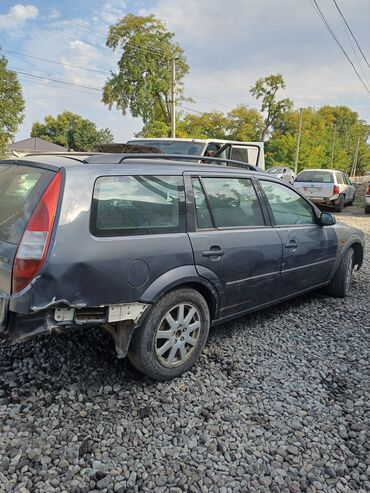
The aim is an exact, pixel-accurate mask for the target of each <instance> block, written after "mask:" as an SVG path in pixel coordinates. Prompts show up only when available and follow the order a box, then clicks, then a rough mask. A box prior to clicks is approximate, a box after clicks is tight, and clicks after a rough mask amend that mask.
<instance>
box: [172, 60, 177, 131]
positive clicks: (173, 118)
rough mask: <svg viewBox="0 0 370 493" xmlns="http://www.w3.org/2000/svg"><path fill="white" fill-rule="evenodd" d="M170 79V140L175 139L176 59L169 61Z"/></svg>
mask: <svg viewBox="0 0 370 493" xmlns="http://www.w3.org/2000/svg"><path fill="white" fill-rule="evenodd" d="M171 65H172V77H171V138H172V139H174V138H175V137H176V58H175V57H173V58H172V61H171Z"/></svg>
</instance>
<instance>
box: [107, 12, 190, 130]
mask: <svg viewBox="0 0 370 493" xmlns="http://www.w3.org/2000/svg"><path fill="white" fill-rule="evenodd" d="M106 44H107V46H108V47H109V48H112V49H113V50H114V51H117V50H118V51H119V52H120V59H119V61H118V71H117V72H116V73H113V72H112V74H111V77H110V78H109V79H108V81H107V83H106V84H105V86H104V89H103V98H102V100H103V102H104V103H105V104H106V105H108V107H109V108H112V107H113V106H115V107H116V108H117V109H119V110H121V111H122V113H123V114H124V115H126V114H127V112H128V111H129V112H130V113H131V115H132V116H134V117H140V118H141V119H142V120H143V122H144V125H146V129H145V127H144V133H145V134H146V135H147V134H148V128H151V125H152V126H153V125H154V128H156V129H157V130H158V126H159V125H158V124H156V123H154V124H153V122H162V123H164V124H166V125H167V126H169V124H170V121H171V114H170V112H171V107H170V99H171V96H170V90H171V60H172V59H173V58H175V59H176V88H177V96H176V99H177V101H178V102H180V101H181V100H183V92H184V91H183V89H184V86H183V79H184V76H185V75H186V74H187V73H188V72H189V66H188V64H187V61H186V57H185V55H184V50H183V49H182V48H181V47H180V46H179V45H178V44H177V43H175V42H174V33H171V32H168V31H167V29H166V27H165V25H164V24H163V23H162V22H161V21H160V20H158V19H156V17H155V16H154V15H149V16H136V15H133V14H128V15H126V16H125V17H123V18H122V19H121V20H120V21H119V22H117V24H115V25H114V26H111V27H110V29H109V34H108V39H107V43H106ZM147 124H149V126H147ZM162 128H163V126H162Z"/></svg>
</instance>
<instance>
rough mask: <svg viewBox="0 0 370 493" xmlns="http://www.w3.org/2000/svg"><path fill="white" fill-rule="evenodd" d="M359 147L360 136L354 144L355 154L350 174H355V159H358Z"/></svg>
mask: <svg viewBox="0 0 370 493" xmlns="http://www.w3.org/2000/svg"><path fill="white" fill-rule="evenodd" d="M359 147H360V137H359V138H358V139H357V144H356V150H355V155H354V156H353V163H352V167H351V173H350V176H351V177H352V176H356V169H357V160H358V149H359Z"/></svg>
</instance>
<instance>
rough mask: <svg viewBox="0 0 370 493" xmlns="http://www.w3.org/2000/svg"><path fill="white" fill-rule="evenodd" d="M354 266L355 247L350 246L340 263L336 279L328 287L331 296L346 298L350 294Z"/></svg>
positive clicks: (327, 290)
mask: <svg viewBox="0 0 370 493" xmlns="http://www.w3.org/2000/svg"><path fill="white" fill-rule="evenodd" d="M353 267H354V251H353V248H350V249H349V250H348V252H347V253H346V254H345V256H344V258H343V260H342V262H341V264H340V265H339V267H338V270H337V272H336V274H335V276H334V279H333V280H332V281H331V283H330V284H329V286H328V287H327V288H326V292H327V293H328V294H330V295H331V296H337V297H339V298H345V297H346V296H347V295H348V291H349V288H350V287H351V282H352V274H353Z"/></svg>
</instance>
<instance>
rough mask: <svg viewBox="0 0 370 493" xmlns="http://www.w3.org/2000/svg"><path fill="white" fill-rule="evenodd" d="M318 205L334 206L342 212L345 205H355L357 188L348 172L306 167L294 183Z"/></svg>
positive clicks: (337, 210) (295, 186) (336, 210)
mask: <svg viewBox="0 0 370 493" xmlns="http://www.w3.org/2000/svg"><path fill="white" fill-rule="evenodd" d="M293 186H294V188H297V189H298V190H299V191H300V192H301V193H304V194H305V195H306V196H307V197H308V198H309V199H310V200H312V202H315V204H317V205H326V206H331V207H334V211H335V212H341V211H342V210H343V209H344V206H345V205H353V201H354V200H355V193H356V188H355V185H354V184H353V183H352V182H351V181H350V179H349V178H348V176H347V175H346V173H344V172H343V171H338V170H333V169H305V170H303V171H301V172H300V173H298V175H297V178H296V179H295V180H294V183H293Z"/></svg>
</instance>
